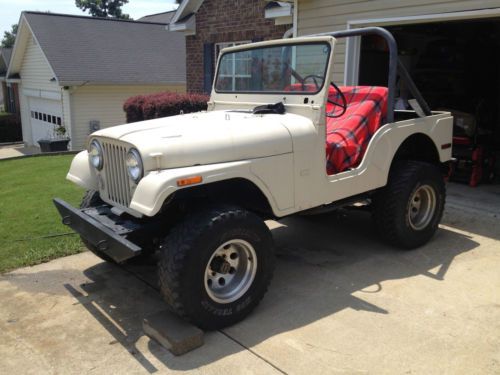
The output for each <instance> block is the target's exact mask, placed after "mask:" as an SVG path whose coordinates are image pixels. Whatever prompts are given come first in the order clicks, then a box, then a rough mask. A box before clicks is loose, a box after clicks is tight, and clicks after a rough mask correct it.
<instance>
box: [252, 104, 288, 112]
mask: <svg viewBox="0 0 500 375" xmlns="http://www.w3.org/2000/svg"><path fill="white" fill-rule="evenodd" d="M253 114H254V115H265V114H277V115H283V114H285V105H284V104H283V103H282V102H278V103H275V104H264V105H259V106H257V107H255V108H254V109H253Z"/></svg>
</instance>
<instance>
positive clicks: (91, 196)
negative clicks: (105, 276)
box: [80, 190, 116, 263]
mask: <svg viewBox="0 0 500 375" xmlns="http://www.w3.org/2000/svg"><path fill="white" fill-rule="evenodd" d="M101 204H104V201H103V200H102V199H101V197H100V195H99V192H98V191H96V190H87V191H86V192H85V195H84V196H83V198H82V201H81V202H80V208H89V207H95V206H99V205H101ZM80 239H81V240H82V242H83V244H84V245H85V247H86V248H87V249H89V250H90V251H91V252H92V253H94V254H95V255H97V256H98V257H99V258H101V259H102V260H105V261H106V262H111V263H116V262H115V261H114V260H113V259H112V258H110V257H109V256H107V255H106V254H105V253H103V252H102V251H101V250H99V249H98V248H97V247H95V246H94V245H92V244H91V243H90V242H89V241H87V240H86V239H85V238H83V237H82V236H80Z"/></svg>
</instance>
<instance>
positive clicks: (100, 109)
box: [63, 85, 186, 150]
mask: <svg viewBox="0 0 500 375" xmlns="http://www.w3.org/2000/svg"><path fill="white" fill-rule="evenodd" d="M162 91H170V92H185V91H186V88H185V86H184V85H148V86H145V85H137V86H128V85H127V86H125V85H124V86H101V85H91V86H82V87H77V88H74V89H72V90H70V91H69V95H68V96H67V97H66V96H63V103H64V105H63V107H64V114H65V116H66V115H67V114H69V115H70V116H71V117H70V121H71V130H70V133H71V142H72V143H71V148H72V149H73V150H80V149H83V148H85V141H86V139H87V137H88V135H89V134H90V128H89V122H90V121H92V120H97V121H99V122H100V128H101V129H104V128H108V127H110V126H115V125H121V124H124V123H125V122H126V119H125V112H124V111H123V104H124V103H125V101H126V100H127V99H128V98H130V97H131V96H134V95H142V94H151V93H155V92H162Z"/></svg>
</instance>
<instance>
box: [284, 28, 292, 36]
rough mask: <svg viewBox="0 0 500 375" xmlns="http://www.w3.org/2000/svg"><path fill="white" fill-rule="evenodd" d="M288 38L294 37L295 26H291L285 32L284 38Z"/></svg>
mask: <svg viewBox="0 0 500 375" xmlns="http://www.w3.org/2000/svg"><path fill="white" fill-rule="evenodd" d="M288 38H293V27H290V28H289V29H288V30H287V31H285V33H284V34H283V39H288Z"/></svg>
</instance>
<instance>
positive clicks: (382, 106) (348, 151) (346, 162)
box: [326, 86, 388, 175]
mask: <svg viewBox="0 0 500 375" xmlns="http://www.w3.org/2000/svg"><path fill="white" fill-rule="evenodd" d="M339 88H340V90H341V91H342V93H343V94H344V96H345V98H346V101H347V110H346V112H345V113H344V114H343V115H342V116H340V117H338V118H331V117H327V118H326V171H327V173H328V174H329V175H331V174H335V173H339V172H342V171H345V170H346V169H349V168H352V167H355V166H357V165H358V164H359V163H360V162H361V159H362V158H363V154H364V152H365V150H366V147H367V146H368V142H370V138H371V137H372V136H373V134H374V133H375V132H376V131H377V129H378V128H379V127H380V125H381V124H382V123H383V122H384V121H385V116H386V114H387V95H388V90H387V88H386V87H375V86H341V87H339ZM329 98H330V99H331V100H333V101H335V102H337V103H342V100H341V99H340V96H339V95H338V93H337V91H336V90H335V89H334V88H333V87H330V92H329ZM326 110H327V112H332V111H333V113H341V111H342V108H340V107H339V106H335V105H333V104H330V103H327V107H326Z"/></svg>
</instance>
